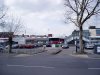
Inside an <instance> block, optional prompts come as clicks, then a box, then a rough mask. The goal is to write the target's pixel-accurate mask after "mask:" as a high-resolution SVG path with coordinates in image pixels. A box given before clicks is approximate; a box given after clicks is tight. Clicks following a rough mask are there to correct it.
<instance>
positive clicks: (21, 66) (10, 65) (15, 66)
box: [7, 64, 55, 69]
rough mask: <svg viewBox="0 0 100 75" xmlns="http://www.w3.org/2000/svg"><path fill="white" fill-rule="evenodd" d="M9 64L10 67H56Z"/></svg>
mask: <svg viewBox="0 0 100 75" xmlns="http://www.w3.org/2000/svg"><path fill="white" fill-rule="evenodd" d="M7 66H8V67H27V68H48V69H49V68H51V69H53V68H55V67H49V66H25V65H8V64H7Z"/></svg>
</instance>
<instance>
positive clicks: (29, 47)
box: [25, 44, 33, 49]
mask: <svg viewBox="0 0 100 75" xmlns="http://www.w3.org/2000/svg"><path fill="white" fill-rule="evenodd" d="M25 48H28V49H31V48H33V45H32V44H26V45H25Z"/></svg>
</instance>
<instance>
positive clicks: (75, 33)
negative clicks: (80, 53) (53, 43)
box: [75, 30, 78, 53]
mask: <svg viewBox="0 0 100 75" xmlns="http://www.w3.org/2000/svg"><path fill="white" fill-rule="evenodd" d="M77 34H78V33H77V31H76V30H75V45H76V53H77V36H78V35H77Z"/></svg>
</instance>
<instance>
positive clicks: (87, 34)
mask: <svg viewBox="0 0 100 75" xmlns="http://www.w3.org/2000/svg"><path fill="white" fill-rule="evenodd" d="M79 35H80V34H79V30H74V31H73V32H72V34H71V35H70V36H68V37H67V38H66V42H68V43H70V44H72V43H74V42H75V40H76V39H77V40H79ZM83 41H84V42H93V43H97V42H100V28H96V27H95V26H90V27H89V29H88V30H83Z"/></svg>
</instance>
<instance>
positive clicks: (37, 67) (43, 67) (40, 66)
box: [24, 66, 54, 68]
mask: <svg viewBox="0 0 100 75" xmlns="http://www.w3.org/2000/svg"><path fill="white" fill-rule="evenodd" d="M24 67H36V68H54V67H47V66H24Z"/></svg>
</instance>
